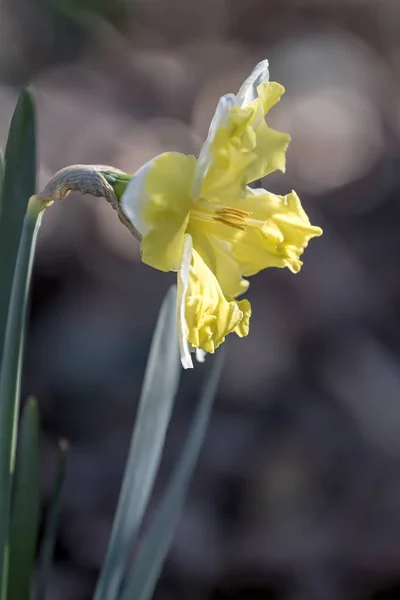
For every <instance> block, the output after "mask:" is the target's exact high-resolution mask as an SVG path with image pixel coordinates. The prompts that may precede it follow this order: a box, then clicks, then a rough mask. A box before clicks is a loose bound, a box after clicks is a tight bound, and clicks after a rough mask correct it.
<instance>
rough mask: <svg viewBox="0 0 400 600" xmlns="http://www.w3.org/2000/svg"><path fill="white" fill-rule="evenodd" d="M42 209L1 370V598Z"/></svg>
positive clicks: (15, 296) (26, 253) (30, 222)
mask: <svg viewBox="0 0 400 600" xmlns="http://www.w3.org/2000/svg"><path fill="white" fill-rule="evenodd" d="M42 210H43V209H42V206H40V205H38V202H36V201H33V202H31V203H30V205H29V207H28V211H27V213H26V216H25V219H24V226H23V230H22V237H21V243H20V247H19V252H18V259H17V264H16V268H15V276H14V280H13V286H12V293H11V300H10V311H9V315H8V320H7V329H6V336H5V341H4V355H3V362H2V364H1V370H0V598H1V600H5V599H6V593H7V573H8V569H7V544H8V534H9V527H10V505H11V487H12V479H13V473H14V465H15V447H16V439H17V420H18V411H19V397H20V385H21V368H22V353H23V346H24V328H25V316H26V306H27V299H28V293H29V286H30V280H31V274H32V263H33V256H34V251H35V244H36V235H37V231H38V228H39V224H40V220H41V216H42Z"/></svg>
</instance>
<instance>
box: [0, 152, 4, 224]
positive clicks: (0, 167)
mask: <svg viewBox="0 0 400 600" xmlns="http://www.w3.org/2000/svg"><path fill="white" fill-rule="evenodd" d="M3 180H4V158H3V154H2V152H1V150H0V215H1V199H2V191H3Z"/></svg>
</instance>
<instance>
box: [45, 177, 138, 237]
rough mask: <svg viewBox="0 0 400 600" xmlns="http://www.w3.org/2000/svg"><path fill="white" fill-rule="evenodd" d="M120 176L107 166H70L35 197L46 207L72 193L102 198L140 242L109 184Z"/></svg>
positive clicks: (52, 178) (50, 180)
mask: <svg viewBox="0 0 400 600" xmlns="http://www.w3.org/2000/svg"><path fill="white" fill-rule="evenodd" d="M121 175H126V174H125V173H124V172H123V171H120V170H119V169H116V168H115V167H110V166H107V165H72V166H70V167H65V168H64V169H61V170H60V171H57V173H55V175H53V176H52V177H51V178H50V179H49V181H48V183H47V184H46V185H45V187H44V188H43V190H42V191H41V192H40V193H39V194H37V196H38V197H39V198H42V199H43V200H44V201H45V202H46V203H47V205H49V204H51V203H52V202H56V201H57V200H62V199H63V198H65V197H66V196H68V194H69V193H70V192H72V191H79V192H80V193H81V194H91V195H92V196H97V197H103V198H105V199H106V200H107V202H109V203H110V204H111V206H112V207H113V209H114V210H115V211H116V212H117V214H118V217H119V219H120V221H121V222H122V223H123V224H124V225H125V227H127V228H128V229H129V231H130V232H131V233H132V235H134V236H135V238H136V239H138V240H139V241H140V240H141V239H142V238H141V235H140V233H139V232H138V231H137V230H136V229H135V228H134V227H133V225H132V223H131V222H130V221H129V219H127V217H126V216H125V215H124V213H123V211H122V208H121V205H120V203H119V200H118V197H117V195H116V193H115V190H114V188H113V186H112V185H111V183H110V182H109V181H110V180H113V179H114V180H115V181H116V180H117V179H118V177H119V176H121Z"/></svg>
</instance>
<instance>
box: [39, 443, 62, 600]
mask: <svg viewBox="0 0 400 600" xmlns="http://www.w3.org/2000/svg"><path fill="white" fill-rule="evenodd" d="M68 450H69V447H68V443H67V442H66V441H65V440H61V441H60V443H59V449H58V455H57V464H56V468H55V473H54V478H53V489H52V491H51V496H50V502H49V507H48V509H47V515H46V520H45V524H44V532H43V540H42V545H41V548H40V553H39V565H38V571H37V577H36V581H35V586H34V591H33V594H32V599H33V600H45V596H46V586H47V582H48V580H49V574H50V570H51V563H52V560H53V553H54V545H55V540H56V534H57V525H58V515H59V513H60V504H61V492H62V488H63V483H64V478H65V469H66V464H67V458H68Z"/></svg>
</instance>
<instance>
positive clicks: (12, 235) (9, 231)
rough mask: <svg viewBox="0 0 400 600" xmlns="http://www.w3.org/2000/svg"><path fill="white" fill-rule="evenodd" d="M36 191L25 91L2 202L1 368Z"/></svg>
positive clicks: (31, 116)
mask: <svg viewBox="0 0 400 600" xmlns="http://www.w3.org/2000/svg"><path fill="white" fill-rule="evenodd" d="M35 188H36V122H35V106H34V100H33V96H32V93H31V92H30V91H29V90H27V89H26V90H23V91H22V93H21V95H20V97H19V100H18V104H17V107H16V109H15V112H14V115H13V118H12V121H11V126H10V132H9V135H8V140H7V146H6V153H5V172H4V182H3V191H2V194H1V199H2V200H1V202H0V281H1V294H0V364H1V362H2V352H3V343H4V335H5V329H6V321H7V313H8V306H9V303H10V295H11V286H12V281H13V275H14V269H15V265H16V261H17V254H18V246H19V242H20V238H21V232H22V224H23V220H24V216H25V212H26V208H27V204H28V200H29V198H30V196H32V195H33V194H34V193H35Z"/></svg>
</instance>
